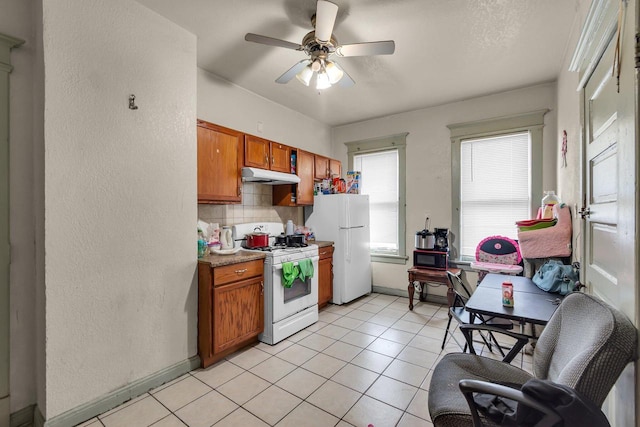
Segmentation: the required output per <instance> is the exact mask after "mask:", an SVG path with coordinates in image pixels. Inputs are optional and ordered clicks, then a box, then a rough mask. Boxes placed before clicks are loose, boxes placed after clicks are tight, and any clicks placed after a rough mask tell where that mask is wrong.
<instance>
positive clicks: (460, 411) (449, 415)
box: [428, 353, 533, 426]
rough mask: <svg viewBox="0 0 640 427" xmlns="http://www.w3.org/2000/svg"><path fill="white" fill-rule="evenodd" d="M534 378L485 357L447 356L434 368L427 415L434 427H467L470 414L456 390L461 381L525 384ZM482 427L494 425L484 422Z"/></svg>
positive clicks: (471, 355)
mask: <svg viewBox="0 0 640 427" xmlns="http://www.w3.org/2000/svg"><path fill="white" fill-rule="evenodd" d="M531 378H533V377H532V376H531V375H530V374H528V373H527V372H525V371H524V370H522V369H520V368H516V367H515V366H512V365H509V364H507V363H503V362H501V361H498V360H494V359H490V358H487V357H482V356H477V355H474V354H466V353H450V354H447V355H446V356H444V357H443V358H442V360H441V361H440V362H439V363H438V364H437V365H436V367H435V369H434V370H433V375H432V377H431V385H430V386H429V398H428V399H429V413H430V414H431V420H432V421H433V424H434V425H435V426H470V425H472V420H471V413H470V411H469V406H468V405H467V401H466V400H465V398H464V395H463V394H462V392H461V391H460V388H459V387H458V382H459V381H460V380H461V379H473V380H481V381H490V382H493V383H503V384H506V383H515V384H520V385H522V384H524V383H525V382H527V381H528V380H530V379H531ZM483 423H484V424H483V425H489V426H493V425H495V424H494V423H492V422H491V421H490V420H489V419H483Z"/></svg>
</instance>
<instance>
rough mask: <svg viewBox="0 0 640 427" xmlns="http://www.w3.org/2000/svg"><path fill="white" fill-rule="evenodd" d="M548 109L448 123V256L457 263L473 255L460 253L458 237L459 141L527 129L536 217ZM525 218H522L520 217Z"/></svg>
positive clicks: (531, 190)
mask: <svg viewBox="0 0 640 427" xmlns="http://www.w3.org/2000/svg"><path fill="white" fill-rule="evenodd" d="M548 112H549V110H548V109H543V110H537V111H533V112H530V113H525V114H516V115H511V116H504V117H498V118H494V119H486V120H479V121H474V122H465V123H455V124H451V125H447V128H449V131H450V133H451V212H452V213H453V215H452V218H451V235H452V238H451V239H450V250H451V259H452V260H453V261H455V262H458V263H468V262H470V261H473V260H474V259H473V258H471V257H461V256H460V248H459V246H458V245H459V243H460V239H459V238H457V237H459V236H460V172H461V170H460V144H461V141H462V140H466V139H476V138H486V137H492V136H500V135H506V134H511V133H518V132H529V137H530V144H531V153H530V156H531V189H530V194H529V200H530V203H531V206H530V207H529V209H530V215H531V217H532V218H533V217H535V213H536V211H537V209H538V207H539V206H538V203H537V202H536V201H538V200H541V199H542V163H543V158H542V155H543V150H542V144H543V134H542V128H543V127H544V115H545V114H546V113H548ZM523 219H524V218H523Z"/></svg>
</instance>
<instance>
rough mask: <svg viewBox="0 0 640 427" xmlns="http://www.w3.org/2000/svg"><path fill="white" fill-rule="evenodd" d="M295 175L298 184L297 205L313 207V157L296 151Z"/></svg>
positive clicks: (304, 152)
mask: <svg viewBox="0 0 640 427" xmlns="http://www.w3.org/2000/svg"><path fill="white" fill-rule="evenodd" d="M297 162H298V165H297V171H298V173H297V175H298V176H299V177H300V183H299V184H298V194H297V204H298V205H313V164H314V156H313V154H311V153H307V152H306V151H302V150H298V160H297Z"/></svg>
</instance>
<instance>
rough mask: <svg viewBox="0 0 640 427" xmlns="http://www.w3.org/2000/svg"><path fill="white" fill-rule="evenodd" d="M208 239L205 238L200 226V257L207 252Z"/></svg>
mask: <svg viewBox="0 0 640 427" xmlns="http://www.w3.org/2000/svg"><path fill="white" fill-rule="evenodd" d="M207 249H208V246H207V240H206V239H205V238H204V234H203V233H202V230H201V229H199V228H198V258H202V257H203V256H204V255H205V253H206V252H207Z"/></svg>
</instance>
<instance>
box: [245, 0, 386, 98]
mask: <svg viewBox="0 0 640 427" xmlns="http://www.w3.org/2000/svg"><path fill="white" fill-rule="evenodd" d="M337 14H338V5H337V4H334V3H331V2H329V1H326V0H318V4H317V6H316V13H315V14H314V15H313V16H312V17H311V25H313V27H314V28H315V30H314V31H311V32H309V33H307V35H305V36H304V37H303V38H302V43H301V44H296V43H292V42H289V41H286V40H281V39H275V38H273V37H267V36H261V35H258V34H253V33H247V34H246V35H245V36H244V39H245V40H246V41H249V42H254V43H260V44H266V45H269V46H277V47H284V48H286V49H293V50H300V51H304V52H305V53H306V54H307V55H309V58H307V59H303V60H302V61H300V62H298V63H297V64H295V65H294V66H293V67H291V68H289V70H287V71H286V72H285V73H284V74H283V75H281V76H280V77H278V78H277V79H276V82H277V83H283V84H284V83H288V82H289V81H290V80H291V79H293V77H294V76H295V77H297V79H298V80H299V81H300V82H302V84H304V85H305V86H309V84H310V83H311V79H312V78H313V77H314V75H315V77H316V89H318V90H322V89H327V88H329V87H331V85H334V84H336V83H338V84H340V86H343V87H349V86H353V85H354V84H355V82H354V81H353V79H352V78H351V77H350V76H349V74H347V73H346V71H344V70H343V69H342V67H340V66H339V65H338V64H337V63H336V62H335V61H333V60H332V59H331V56H332V55H336V56H340V57H348V56H370V55H391V54H393V52H394V51H395V48H396V45H395V42H394V41H393V40H386V41H378V42H368V43H354V44H345V45H340V44H339V43H338V40H336V38H335V37H334V36H333V34H332V33H333V26H334V24H335V22H336V16H337Z"/></svg>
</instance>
